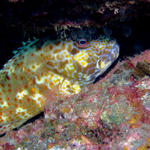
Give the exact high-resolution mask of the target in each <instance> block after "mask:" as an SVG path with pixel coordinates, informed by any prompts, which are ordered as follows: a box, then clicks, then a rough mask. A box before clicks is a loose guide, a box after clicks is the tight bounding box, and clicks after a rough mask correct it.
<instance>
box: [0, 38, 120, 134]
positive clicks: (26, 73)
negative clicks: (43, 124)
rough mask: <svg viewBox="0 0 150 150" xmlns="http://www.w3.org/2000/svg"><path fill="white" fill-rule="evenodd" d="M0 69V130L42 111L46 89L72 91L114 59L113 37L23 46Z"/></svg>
mask: <svg viewBox="0 0 150 150" xmlns="http://www.w3.org/2000/svg"><path fill="white" fill-rule="evenodd" d="M23 49H24V50H22V51H21V52H19V53H17V54H16V55H15V56H14V57H13V58H12V59H11V60H9V61H8V63H6V64H5V65H4V68H3V69H2V70H1V71H0V134H3V133H5V132H7V131H9V130H11V129H13V128H16V127H18V126H20V125H21V124H23V123H24V122H25V121H27V120H28V119H30V118H31V117H33V116H35V115H37V114H38V113H40V112H42V111H43V108H44V105H45V102H46V100H47V99H48V98H50V97H47V95H48V93H49V92H50V91H51V90H52V89H53V88H54V87H56V86H58V87H59V88H58V93H60V94H62V95H73V94H77V93H79V92H80V90H81V88H82V87H84V86H86V85H87V84H90V83H92V82H93V81H94V80H95V78H96V77H98V76H99V75H101V74H102V73H103V72H105V70H106V69H107V68H108V67H109V66H110V65H111V64H112V63H113V62H114V61H115V60H116V59H117V57H118V55H119V46H118V44H117V43H116V41H109V40H101V39H97V40H92V41H87V40H85V39H80V40H78V41H72V40H65V41H49V40H47V41H45V42H44V44H43V45H42V46H41V47H37V46H36V44H34V43H33V44H31V45H30V44H29V45H27V46H24V48H23Z"/></svg>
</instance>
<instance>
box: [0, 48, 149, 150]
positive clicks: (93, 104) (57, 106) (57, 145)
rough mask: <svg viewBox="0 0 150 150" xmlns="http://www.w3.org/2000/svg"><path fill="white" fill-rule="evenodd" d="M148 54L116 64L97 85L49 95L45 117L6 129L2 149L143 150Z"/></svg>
mask: <svg viewBox="0 0 150 150" xmlns="http://www.w3.org/2000/svg"><path fill="white" fill-rule="evenodd" d="M149 76H150V50H146V51H144V52H143V53H141V54H139V55H135V56H134V57H129V58H127V59H125V60H124V61H121V62H118V63H117V64H116V65H115V67H114V68H113V69H112V70H111V71H110V72H109V73H108V74H107V75H106V76H105V77H104V78H102V79H101V80H100V81H98V82H96V83H95V84H91V85H89V86H87V87H85V88H84V89H83V90H82V91H81V92H80V93H79V94H76V95H73V96H67V97H59V96H56V94H55V93H57V90H54V91H53V92H52V93H51V99H49V100H47V101H46V104H45V107H44V117H42V116H41V118H39V119H37V120H36V121H34V122H30V123H28V124H26V125H24V126H22V127H21V128H20V129H18V130H17V131H10V132H8V133H7V134H6V135H4V136H3V137H1V139H0V147H1V149H4V150H7V149H10V150H13V149H37V150H38V149H39V150H45V149H46V150H54V149H57V150H61V149H62V150H65V149H67V150H71V149H72V150H117V149H118V150H121V149H123V150H131V149H133V150H148V149H149V148H150V78H149Z"/></svg>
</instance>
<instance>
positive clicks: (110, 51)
mask: <svg viewBox="0 0 150 150" xmlns="http://www.w3.org/2000/svg"><path fill="white" fill-rule="evenodd" d="M55 47H56V50H58V49H59V50H60V52H59V53H55V50H54V51H53V53H55V65H54V68H55V70H56V72H57V73H58V74H61V75H62V76H64V77H66V78H68V79H70V80H74V81H79V82H80V83H81V84H89V83H91V82H93V81H94V80H95V78H96V77H98V76H99V75H101V74H103V73H104V72H105V71H106V70H107V69H108V68H109V67H110V66H111V64H112V63H113V62H114V61H115V60H116V59H117V58H118V56H119V45H118V44H117V42H116V41H115V40H109V39H107V38H103V39H102V38H100V39H96V40H90V41H88V40H87V39H78V40H77V41H72V40H66V41H61V42H59V47H58V46H55ZM56 52H57V51H56ZM50 67H51V66H50ZM52 69H53V68H52Z"/></svg>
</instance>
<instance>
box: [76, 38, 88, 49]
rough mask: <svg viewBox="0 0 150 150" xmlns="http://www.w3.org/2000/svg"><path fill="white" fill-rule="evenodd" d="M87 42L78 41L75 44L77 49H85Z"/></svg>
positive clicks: (84, 40)
mask: <svg viewBox="0 0 150 150" xmlns="http://www.w3.org/2000/svg"><path fill="white" fill-rule="evenodd" d="M88 44H89V42H88V41H87V40H86V39H80V40H78V41H77V42H76V45H77V47H78V48H87V47H88Z"/></svg>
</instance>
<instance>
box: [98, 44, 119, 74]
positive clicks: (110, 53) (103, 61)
mask: <svg viewBox="0 0 150 150" xmlns="http://www.w3.org/2000/svg"><path fill="white" fill-rule="evenodd" d="M105 51H107V53H104V54H103V55H101V56H100V57H99V59H98V61H97V64H96V68H97V69H99V70H100V72H101V73H102V72H104V71H105V70H106V69H107V68H109V67H110V65H111V64H112V63H113V62H114V61H115V60H116V59H117V58H118V56H119V45H118V44H117V43H114V44H113V46H112V48H111V49H106V50H105Z"/></svg>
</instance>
